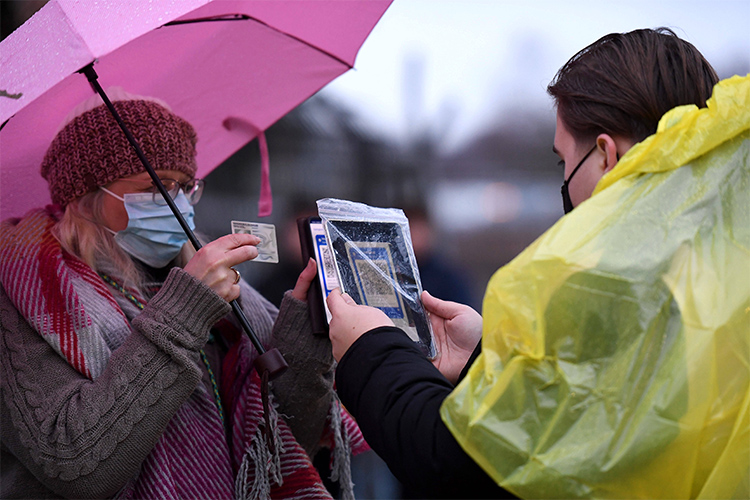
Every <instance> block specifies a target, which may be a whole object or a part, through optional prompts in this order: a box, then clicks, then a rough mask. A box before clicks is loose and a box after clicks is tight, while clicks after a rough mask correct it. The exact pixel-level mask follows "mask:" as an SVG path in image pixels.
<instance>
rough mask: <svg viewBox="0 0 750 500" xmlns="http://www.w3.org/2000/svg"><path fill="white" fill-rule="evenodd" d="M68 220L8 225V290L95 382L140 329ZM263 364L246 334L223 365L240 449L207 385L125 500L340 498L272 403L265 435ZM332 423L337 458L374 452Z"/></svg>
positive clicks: (353, 432)
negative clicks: (62, 239)
mask: <svg viewBox="0 0 750 500" xmlns="http://www.w3.org/2000/svg"><path fill="white" fill-rule="evenodd" d="M58 218H59V213H55V212H54V210H53V209H52V208H51V207H48V208H47V209H46V210H36V211H32V212H30V213H29V214H27V215H26V216H25V217H24V218H23V219H22V220H9V221H4V222H3V223H2V225H0V282H1V283H2V285H3V287H4V288H5V290H6V292H7V294H8V296H9V298H10V299H11V301H12V302H13V304H14V305H15V306H16V308H17V309H18V310H19V312H20V313H21V314H22V315H23V316H24V318H26V320H27V321H28V322H29V324H30V325H31V326H32V327H33V328H34V329H35V330H36V331H37V332H38V333H39V334H40V335H41V336H42V337H43V338H44V339H45V340H46V341H47V342H48V343H49V344H50V346H52V348H53V349H54V350H55V351H56V352H57V353H58V354H59V355H60V356H62V357H63V358H64V359H65V360H67V362H68V363H69V364H70V365H71V366H73V367H74V368H75V369H76V370H77V371H78V372H79V373H81V374H82V375H83V376H85V377H87V378H89V379H92V380H93V379H95V378H96V377H98V376H99V375H100V374H101V373H102V371H103V370H104V368H105V366H106V364H107V361H108V360H109V357H110V356H111V354H112V352H113V351H114V350H115V349H116V348H117V347H119V346H120V345H121V344H122V342H123V341H124V340H125V339H126V338H127V337H128V335H130V333H131V328H130V323H129V321H128V319H127V317H126V316H125V313H124V312H123V310H122V308H121V307H120V306H119V305H118V303H117V301H116V299H115V298H114V296H113V295H112V293H111V292H110V289H109V288H108V287H107V286H106V285H105V284H104V282H103V281H102V280H101V278H100V277H99V276H98V275H97V274H96V272H95V271H94V270H93V269H91V268H90V267H89V266H87V265H86V264H85V263H84V262H82V261H81V260H80V259H78V258H77V257H75V256H73V255H71V254H69V253H67V252H65V251H64V250H63V249H62V248H61V247H60V244H59V243H58V242H57V240H56V239H55V238H54V236H53V235H52V234H51V232H50V229H51V228H52V226H53V225H54V224H55V222H56V220H57V219H58ZM255 356H256V353H255V350H254V349H253V347H252V345H251V344H250V342H249V340H248V339H247V337H246V336H244V335H240V336H239V339H238V341H237V342H235V344H234V345H233V346H232V348H231V349H230V351H229V353H228V354H227V355H226V356H225V359H224V365H223V367H222V368H223V369H222V373H223V374H224V375H223V380H222V383H221V388H222V391H221V392H222V399H223V400H224V402H225V404H224V407H225V411H226V413H227V417H226V418H227V419H228V421H229V422H230V429H231V436H232V443H234V446H233V447H232V448H233V449H232V450H230V448H229V446H228V445H227V442H226V438H225V433H224V428H223V425H222V422H221V419H220V417H219V414H218V412H217V409H216V403H215V401H214V399H213V398H212V397H211V395H210V394H209V393H208V391H207V390H206V389H205V387H204V386H203V385H202V384H199V386H198V388H197V389H196V390H195V391H194V392H193V394H192V395H191V397H190V398H189V399H188V401H186V402H185V403H184V404H183V405H182V406H181V407H180V409H179V410H178V411H177V413H176V414H175V415H174V416H173V417H172V419H171V420H170V422H169V424H168V426H167V428H166V430H165V431H164V433H163V434H162V436H161V438H160V439H159V441H158V443H157V444H156V446H155V447H154V448H153V450H152V451H151V453H150V455H149V456H148V457H147V458H146V460H145V461H144V463H143V464H142V467H141V472H140V474H139V475H138V477H137V478H134V479H133V480H132V481H131V482H130V484H128V485H126V487H125V488H123V490H121V491H120V494H119V496H120V497H121V498H211V499H220V498H330V494H329V493H328V491H327V490H326V489H325V487H324V486H323V484H322V482H321V480H320V476H319V475H318V473H317V471H316V470H315V468H314V467H313V465H312V463H311V461H310V459H309V458H308V456H307V454H306V453H305V452H304V450H303V449H302V448H301V447H300V445H299V444H298V443H297V442H296V440H295V439H294V437H293V435H292V432H291V430H290V429H289V426H288V425H287V424H286V422H285V421H284V420H283V419H281V418H279V416H278V414H277V412H276V410H275V408H274V406H273V404H270V405H268V410H269V419H268V420H269V421H270V422H271V424H272V425H271V427H272V428H273V429H272V430H273V432H267V431H266V430H265V421H264V408H263V404H262V402H261V401H262V398H261V386H262V384H261V380H260V378H259V377H258V375H257V373H256V372H255V371H254V370H253V367H252V362H253V360H254V358H255ZM269 397H270V395H269ZM331 416H332V418H331V420H332V421H333V422H334V424H335V423H336V421H338V422H339V425H333V426H332V429H331V430H330V433H331V440H332V441H334V442H335V444H338V445H340V446H337V447H336V448H339V449H338V450H334V451H337V452H338V454H339V455H340V452H341V451H343V450H342V448H346V450H345V451H346V452H347V455H348V451H349V449H351V448H354V449H355V450H356V451H361V450H363V449H366V448H367V445H366V443H364V440H363V439H362V436H361V434H360V433H359V429H358V428H357V426H356V424H354V422H353V420H352V419H351V417H349V416H348V414H346V412H345V411H343V410H342V409H341V408H340V407H339V406H338V404H337V403H335V404H334V409H333V410H332V413H331ZM342 418H343V421H342ZM269 440H271V441H273V442H272V443H269ZM350 447H351V448H350ZM270 450H273V452H272V451H270ZM347 472H348V471H347ZM341 479H345V481H344V484H343V485H342V486H343V487H344V490H345V492H346V491H347V490H348V492H351V484H350V483H351V481H350V479H349V477H348V475H347V477H344V478H341ZM346 496H350V495H346Z"/></svg>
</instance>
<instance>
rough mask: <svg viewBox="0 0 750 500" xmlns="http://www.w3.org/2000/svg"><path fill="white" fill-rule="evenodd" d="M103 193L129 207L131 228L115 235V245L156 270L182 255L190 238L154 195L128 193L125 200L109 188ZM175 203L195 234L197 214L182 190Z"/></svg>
mask: <svg viewBox="0 0 750 500" xmlns="http://www.w3.org/2000/svg"><path fill="white" fill-rule="evenodd" d="M100 189H102V191H105V192H106V193H109V194H110V195H112V196H114V197H115V198H117V199H118V200H121V201H122V202H123V203H124V204H125V210H127V212H128V227H126V228H125V229H123V230H122V231H118V232H117V233H115V241H116V242H117V243H118V244H119V245H120V247H121V248H122V249H123V250H125V251H126V252H127V253H129V254H130V255H132V256H133V257H135V258H136V259H138V260H140V261H141V262H144V263H146V264H148V265H149V266H151V267H153V268H156V269H161V268H162V267H165V266H166V265H167V264H169V263H170V262H171V261H172V260H173V259H174V258H175V257H177V256H178V255H179V253H180V251H181V250H182V246H183V245H184V244H185V243H187V241H188V237H187V235H186V234H185V231H183V230H182V226H180V223H179V222H178V221H177V218H176V217H175V216H174V214H173V213H172V210H170V208H169V206H168V205H158V204H156V203H154V195H153V194H152V193H127V194H125V195H124V198H121V197H119V196H117V195H116V194H114V193H113V192H111V191H109V190H108V189H106V188H100ZM174 202H175V204H176V205H177V208H179V209H180V213H182V216H183V217H184V218H185V221H186V222H187V224H188V226H189V227H190V229H193V230H195V223H194V222H193V218H194V217H195V211H194V210H193V206H192V205H191V204H190V203H189V202H188V199H187V197H186V196H185V193H183V192H182V190H180V191H179V193H178V194H177V196H176V197H175V198H174Z"/></svg>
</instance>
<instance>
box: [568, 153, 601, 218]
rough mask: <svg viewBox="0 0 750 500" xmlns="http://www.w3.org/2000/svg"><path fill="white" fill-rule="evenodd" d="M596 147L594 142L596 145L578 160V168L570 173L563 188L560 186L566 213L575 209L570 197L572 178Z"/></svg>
mask: <svg viewBox="0 0 750 500" xmlns="http://www.w3.org/2000/svg"><path fill="white" fill-rule="evenodd" d="M595 149H596V144H594V147H593V148H591V149H590V150H589V152H588V153H586V156H584V157H583V158H582V159H581V161H579V162H578V165H576V168H574V169H573V171H572V172H571V173H570V177H568V178H567V179H565V180H564V181H563V184H562V188H560V191H561V192H562V199H563V210H564V211H565V213H566V214H567V213H570V211H571V210H573V208H574V207H573V202H572V201H571V199H570V193H569V192H568V184H570V179H572V178H573V176H574V175H576V172H578V169H579V168H581V165H583V162H585V161H586V158H588V157H589V155H591V153H593V152H594V150H595Z"/></svg>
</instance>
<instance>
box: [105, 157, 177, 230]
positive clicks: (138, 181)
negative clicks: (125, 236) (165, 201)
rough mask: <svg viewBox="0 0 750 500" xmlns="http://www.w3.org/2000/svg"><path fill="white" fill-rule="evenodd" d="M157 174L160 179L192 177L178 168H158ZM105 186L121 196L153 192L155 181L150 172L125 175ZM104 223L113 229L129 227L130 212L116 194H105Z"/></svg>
mask: <svg viewBox="0 0 750 500" xmlns="http://www.w3.org/2000/svg"><path fill="white" fill-rule="evenodd" d="M156 175H158V176H159V178H160V179H174V180H176V181H177V182H181V183H184V182H187V181H189V180H190V178H189V177H188V176H187V175H186V174H184V173H182V172H180V171H177V170H157V171H156ZM104 187H105V188H107V189H109V190H110V191H112V192H113V193H114V194H116V195H117V196H119V197H123V195H124V194H127V193H144V192H151V190H152V187H153V182H152V181H151V176H150V175H149V174H148V172H141V173H140V174H135V175H131V176H130V177H123V178H122V179H118V180H116V181H114V182H112V183H110V184H108V185H106V186H104ZM102 211H103V219H104V220H103V221H102V222H103V223H104V225H105V226H107V227H108V228H110V229H111V230H112V231H115V232H117V231H122V230H123V229H125V228H126V227H128V212H127V211H126V210H125V204H124V203H123V202H122V201H120V200H118V199H117V198H115V197H114V196H109V195H107V196H104V198H103V200H102Z"/></svg>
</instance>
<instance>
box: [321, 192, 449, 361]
mask: <svg viewBox="0 0 750 500" xmlns="http://www.w3.org/2000/svg"><path fill="white" fill-rule="evenodd" d="M317 204H318V215H319V216H320V219H321V220H322V221H323V226H324V228H325V232H326V238H327V240H328V246H329V248H330V249H331V254H332V257H333V259H334V261H335V264H336V271H337V273H338V282H339V285H340V287H341V290H342V291H344V292H346V293H348V294H349V295H350V296H351V297H352V299H354V301H355V302H356V303H357V304H361V305H368V306H373V307H377V308H378V309H380V310H381V311H383V312H384V313H385V314H386V315H387V316H388V317H389V318H391V320H393V323H394V324H395V325H396V326H397V327H399V328H401V329H402V330H404V332H406V334H407V335H408V336H409V338H410V339H411V340H412V341H414V342H415V344H417V346H418V347H419V348H420V349H421V350H422V352H423V353H424V354H425V356H427V357H428V358H434V357H435V356H436V355H437V350H436V347H435V341H434V338H433V335H432V326H431V325H430V321H429V319H428V317H427V312H426V311H425V309H424V307H423V306H422V299H421V294H422V283H421V281H420V279H419V268H418V267H417V261H416V258H415V257H414V248H413V246H412V242H411V234H410V232H409V222H408V220H407V218H406V215H404V212H403V211H402V210H400V209H397V208H378V207H371V206H369V205H365V204H363V203H357V202H353V201H347V200H337V199H334V198H324V199H322V200H318V202H317Z"/></svg>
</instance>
